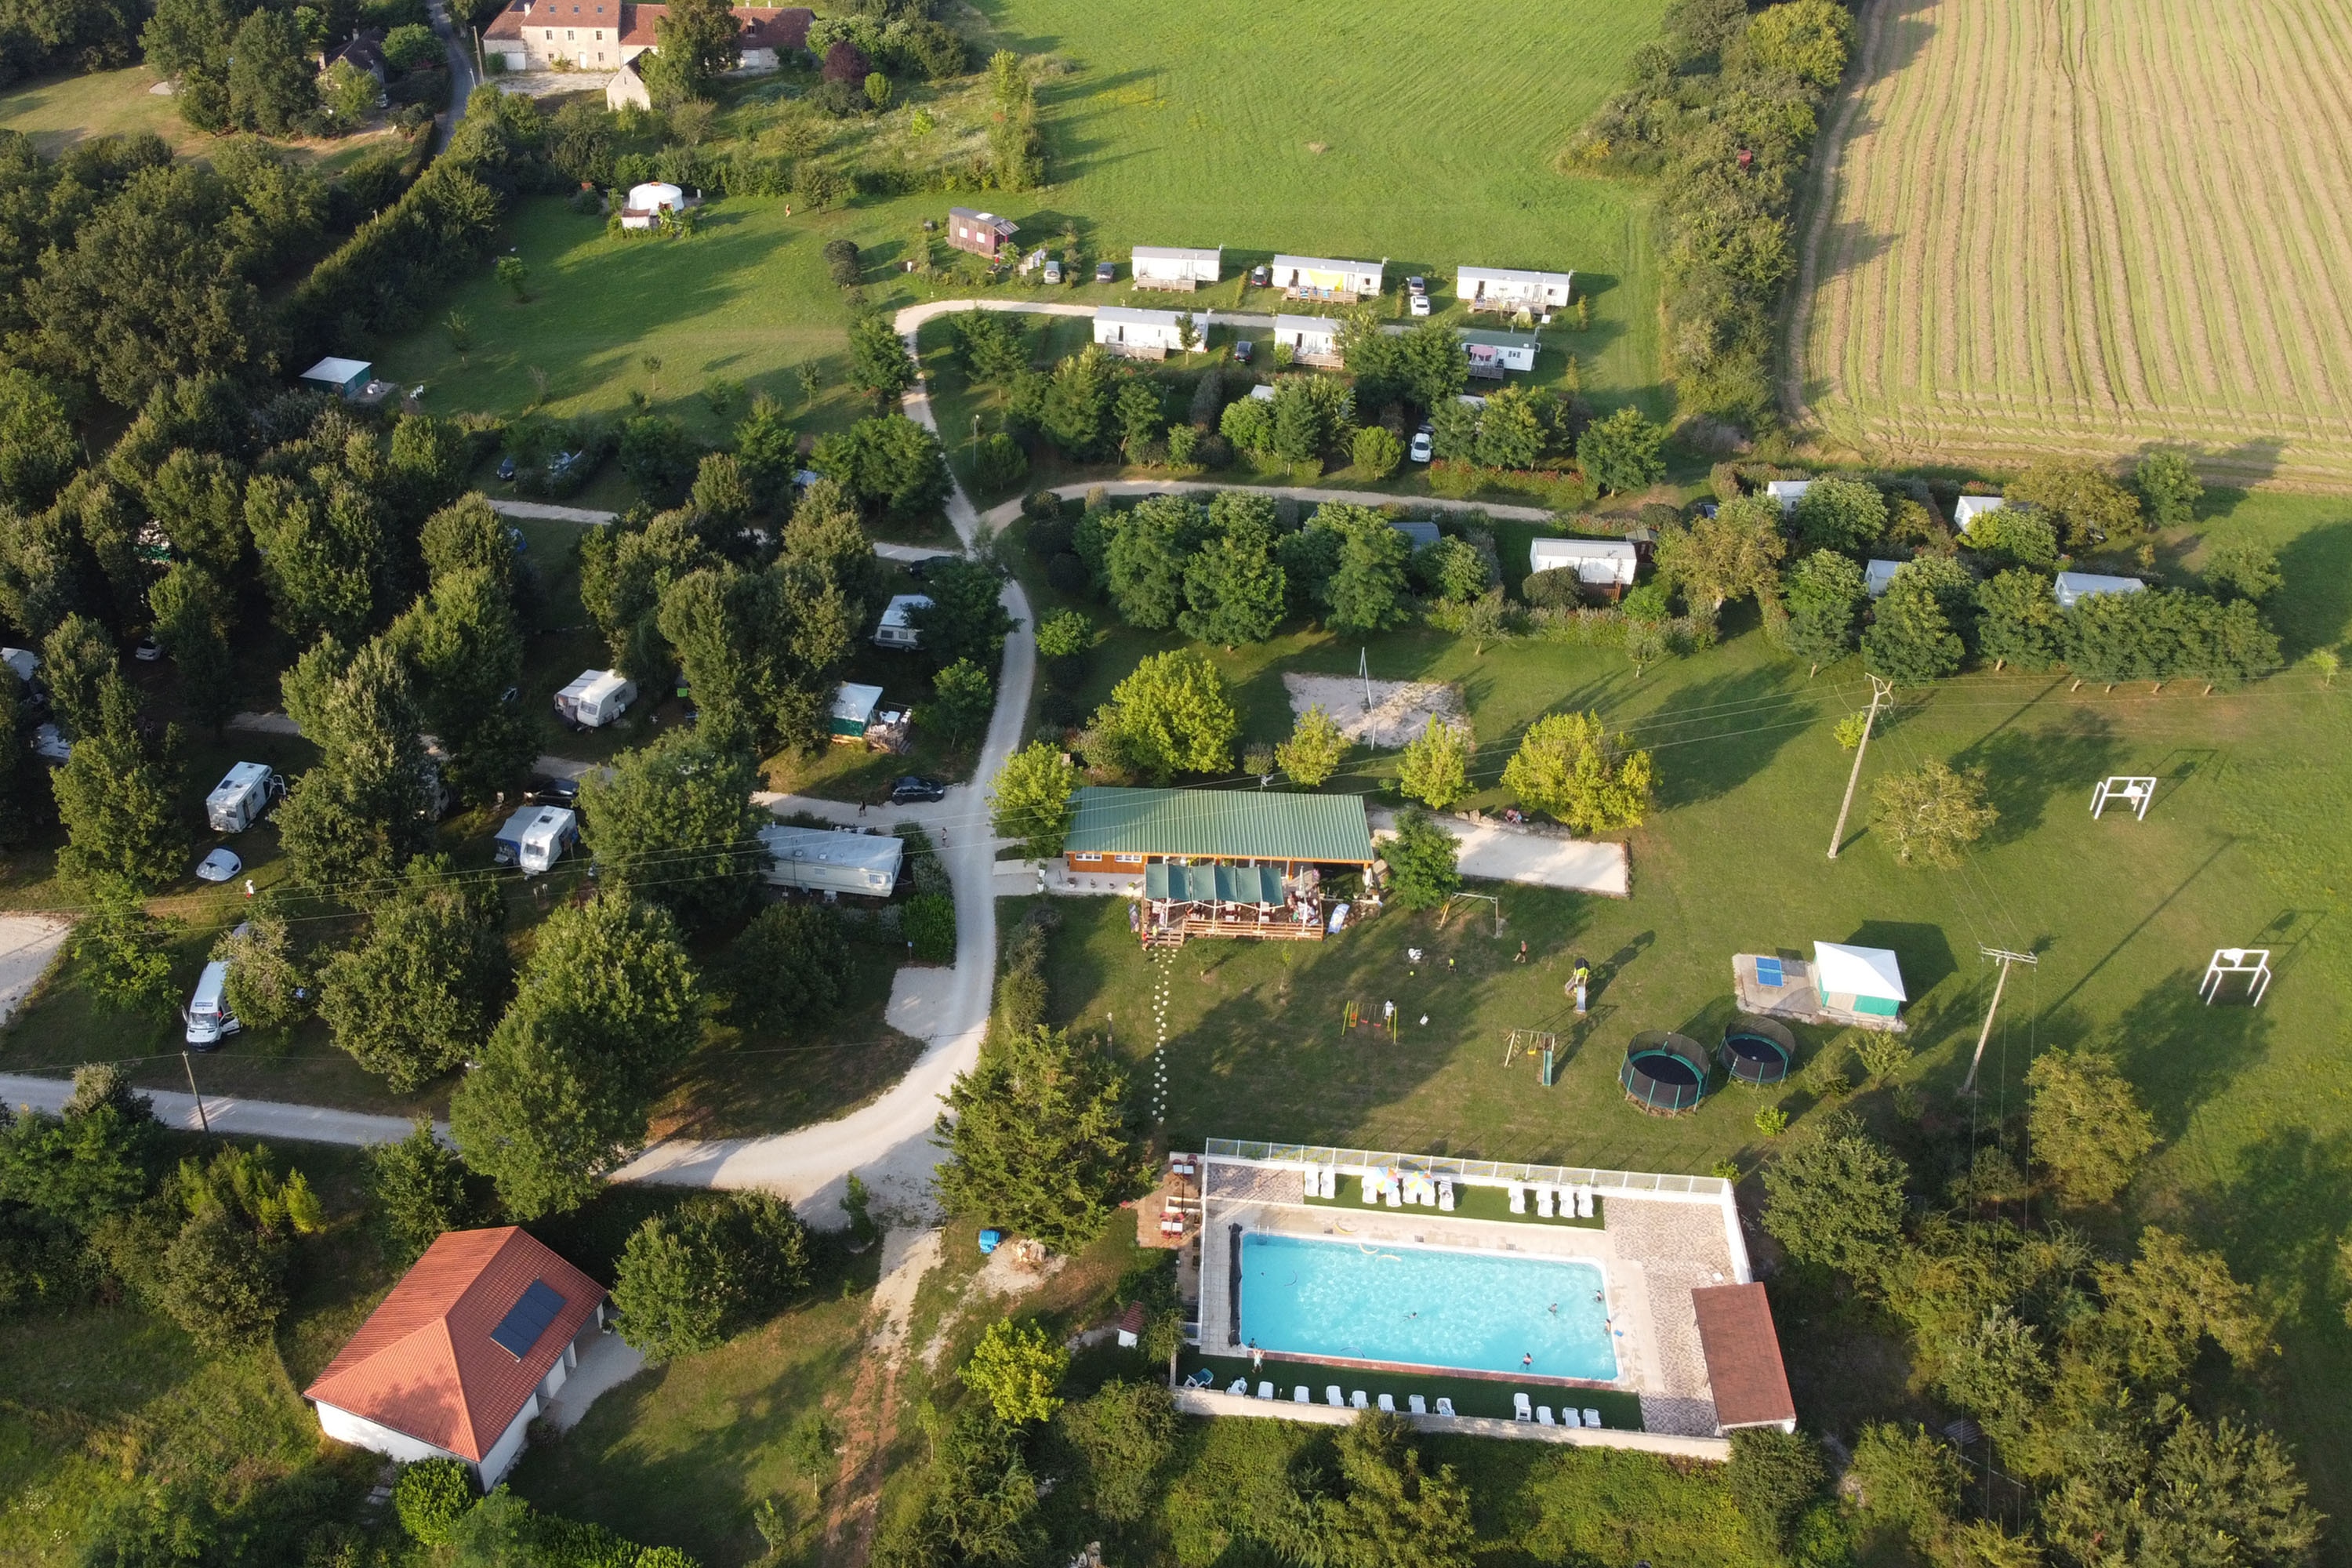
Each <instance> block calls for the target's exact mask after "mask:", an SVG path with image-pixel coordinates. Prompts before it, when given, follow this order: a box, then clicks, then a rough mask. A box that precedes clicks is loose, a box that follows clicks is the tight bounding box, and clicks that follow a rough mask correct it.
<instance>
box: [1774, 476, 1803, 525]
mask: <svg viewBox="0 0 2352 1568" xmlns="http://www.w3.org/2000/svg"><path fill="white" fill-rule="evenodd" d="M1812 488H1813V481H1812V480H1811V479H1770V480H1767V481H1766V482H1765V486H1764V493H1765V494H1766V495H1768V496H1770V497H1771V498H1772V499H1773V500H1776V501H1778V502H1780V512H1781V515H1782V516H1784V517H1785V516H1787V515H1788V514H1789V513H1790V512H1792V511H1794V510H1797V503H1798V502H1799V501H1801V500H1804V499H1805V492H1806V491H1807V490H1809V489H1812Z"/></svg>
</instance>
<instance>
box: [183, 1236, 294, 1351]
mask: <svg viewBox="0 0 2352 1568" xmlns="http://www.w3.org/2000/svg"><path fill="white" fill-rule="evenodd" d="M280 1274H281V1269H280V1267H279V1260H278V1254H277V1250H276V1249H275V1248H271V1247H265V1246H264V1244H263V1242H262V1241H261V1239H260V1238H259V1237H257V1236H256V1235H255V1234H254V1232H253V1229H252V1227H251V1226H247V1225H246V1224H245V1223H244V1222H243V1221H241V1220H240V1219H238V1218H237V1217H236V1216H235V1215H231V1214H229V1213H228V1212H227V1211H226V1210H225V1209H221V1208H217V1207H214V1208H207V1209H205V1211H203V1212H202V1213H199V1214H198V1215H196V1216H195V1217H194V1218H193V1219H191V1220H189V1221H188V1223H187V1224H186V1225H184V1226H182V1227H181V1229H180V1234H179V1235H178V1236H177V1237H174V1238H173V1242H172V1245H171V1247H170V1249H169V1250H168V1251H166V1252H165V1253H164V1255H163V1299H162V1302H161V1305H162V1306H163V1310H164V1312H165V1313H166V1314H168V1315H169V1316H170V1318H171V1319H172V1321H173V1322H175V1323H177V1324H179V1325H180V1327H181V1328H182V1329H183V1330H184V1331H186V1332H187V1335H188V1337H189V1338H190V1339H192V1340H194V1341H195V1342H197V1343H198V1344H200V1345H202V1346H204V1347H205V1349H207V1350H228V1349H232V1348H234V1347H236V1346H237V1345H241V1344H246V1343H249V1342H252V1341H255V1340H258V1339H261V1338H262V1337H264V1336H265V1335H267V1334H268V1332H269V1331H270V1329H271V1328H272V1327H273V1326H274V1325H275V1324H276V1323H277V1321H278V1314H279V1313H280V1312H282V1311H284V1310H286V1288H285V1285H284V1283H283V1282H282V1280H281V1279H280Z"/></svg>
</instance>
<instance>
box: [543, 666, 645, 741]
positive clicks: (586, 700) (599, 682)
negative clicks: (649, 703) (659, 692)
mask: <svg viewBox="0 0 2352 1568" xmlns="http://www.w3.org/2000/svg"><path fill="white" fill-rule="evenodd" d="M636 699H637V683H636V682H635V681H634V680H631V679H628V678H627V677H625V676H624V675H623V674H622V673H621V672H620V671H619V670H617V669H583V670H582V671H581V672H580V678H579V679H577V680H574V681H573V682H572V684H571V685H569V686H567V687H565V688H564V689H562V690H561V691H559V692H557V693H556V694H555V710H556V711H557V712H558V713H560V714H562V716H563V721H564V722H565V723H567V724H574V725H577V726H578V727H580V728H581V729H583V730H594V729H599V728H601V727H603V726H604V725H606V724H609V723H611V722H612V721H614V720H615V719H618V718H619V717H620V716H621V715H622V714H624V713H625V712H627V711H628V710H629V704H630V703H632V702H634V701H635V700H636Z"/></svg>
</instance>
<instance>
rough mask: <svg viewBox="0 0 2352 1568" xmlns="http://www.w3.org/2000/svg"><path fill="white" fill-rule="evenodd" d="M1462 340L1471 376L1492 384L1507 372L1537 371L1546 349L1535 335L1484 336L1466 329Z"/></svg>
mask: <svg viewBox="0 0 2352 1568" xmlns="http://www.w3.org/2000/svg"><path fill="white" fill-rule="evenodd" d="M1461 338H1462V357H1463V358H1465V359H1466V360H1468V361H1469V362H1470V374H1472V375H1475V376H1482V377H1485V378H1486V379H1487V380H1490V381H1500V380H1501V379H1502V378H1503V373H1504V372H1505V371H1512V370H1517V371H1529V370H1533V369H1535V367H1536V353H1537V351H1538V350H1539V349H1541V348H1542V347H1543V344H1542V342H1541V341H1540V340H1538V338H1537V337H1536V335H1535V334H1534V333H1533V332H1482V331H1474V330H1472V329H1470V328H1467V327H1465V328H1464V329H1463V330H1462V332H1461Z"/></svg>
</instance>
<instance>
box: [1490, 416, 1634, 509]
mask: <svg viewBox="0 0 2352 1568" xmlns="http://www.w3.org/2000/svg"><path fill="white" fill-rule="evenodd" d="M1482 425H1483V422H1482ZM1485 435H1486V432H1485V430H1484V428H1483V427H1482V428H1481V430H1480V432H1479V436H1480V446H1481V449H1482V450H1483V448H1484V445H1485ZM1665 444H1666V432H1665V428H1664V426H1658V425H1653V424H1651V423H1650V422H1649V421H1648V420H1647V419H1645V418H1643V416H1642V411H1641V410H1640V409H1638V408H1634V407H1631V406H1628V407H1624V408H1620V409H1619V410H1618V411H1617V412H1616V413H1614V414H1612V415H1611V416H1609V417H1608V418H1606V419H1596V420H1594V421H1593V422H1592V423H1591V424H1590V425H1588V426H1585V427H1584V434H1583V435H1581V436H1580V437H1577V438H1576V464H1577V467H1579V468H1582V469H1583V470H1584V473H1585V477H1586V478H1588V479H1591V481H1592V482H1593V483H1594V484H1596V485H1599V486H1600V487H1601V489H1603V490H1607V491H1612V492H1618V493H1622V492H1623V491H1626V490H1639V489H1648V488H1649V487H1650V486H1652V485H1654V484H1656V483H1657V482H1658V481H1659V480H1660V479H1664V477H1665V473H1666V464H1665V459H1664V458H1663V457H1662V456H1660V451H1661V448H1663V447H1664V446H1665Z"/></svg>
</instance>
